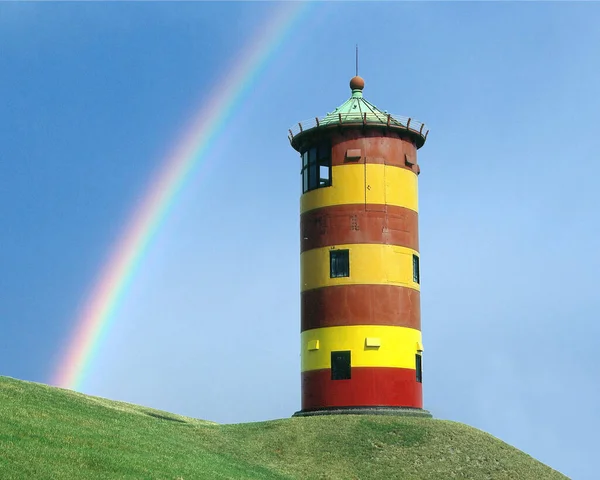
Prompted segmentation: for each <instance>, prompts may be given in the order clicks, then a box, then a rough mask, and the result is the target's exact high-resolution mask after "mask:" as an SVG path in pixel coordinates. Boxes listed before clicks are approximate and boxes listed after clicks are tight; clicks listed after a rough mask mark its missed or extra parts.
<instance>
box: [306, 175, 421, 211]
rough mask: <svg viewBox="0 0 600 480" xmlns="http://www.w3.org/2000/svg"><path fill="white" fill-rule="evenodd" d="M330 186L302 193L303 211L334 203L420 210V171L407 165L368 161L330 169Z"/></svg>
mask: <svg viewBox="0 0 600 480" xmlns="http://www.w3.org/2000/svg"><path fill="white" fill-rule="evenodd" d="M331 182H332V185H331V186H330V187H325V188H317V189H316V190H311V191H310V192H307V193H305V194H304V195H302V196H301V197H300V213H304V212H307V211H309V210H314V209H315V208H322V207H329V206H331V205H344V204H356V203H362V204H364V203H368V204H380V205H381V204H387V205H397V206H400V207H406V208H410V209H411V210H414V211H415V212H416V211H418V188H417V175H416V174H415V173H414V172H412V171H410V170H407V169H405V168H400V167H394V166H390V165H377V164H372V163H366V164H362V165H338V166H336V167H332V169H331Z"/></svg>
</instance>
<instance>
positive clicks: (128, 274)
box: [49, 2, 311, 390]
mask: <svg viewBox="0 0 600 480" xmlns="http://www.w3.org/2000/svg"><path fill="white" fill-rule="evenodd" d="M310 5H311V4H310V3H309V2H284V3H283V5H282V6H281V7H278V8H277V9H276V12H275V13H274V15H273V16H272V17H271V18H270V19H269V20H268V21H267V24H266V25H263V26H262V28H259V32H260V33H259V34H258V36H257V37H256V38H255V39H254V40H253V41H252V42H250V44H249V46H248V47H247V48H246V49H245V51H244V52H241V53H240V55H239V56H238V57H237V58H235V59H234V61H233V67H232V68H231V69H230V70H229V71H228V72H227V74H226V75H225V77H224V78H223V79H220V80H222V81H219V82H218V85H217V86H216V87H215V91H213V92H212V94H211V95H210V96H209V98H210V99H211V100H210V101H209V102H208V103H207V104H203V105H202V106H201V108H200V109H199V112H198V114H197V115H196V116H195V118H194V119H193V121H192V122H191V127H190V128H189V129H188V131H187V133H186V134H184V135H183V136H182V140H181V141H180V142H179V144H178V146H177V147H176V148H175V149H174V151H173V152H172V154H171V155H169V156H168V157H167V158H166V159H165V161H164V162H163V163H162V166H161V167H160V168H159V171H158V173H157V175H156V176H155V177H154V179H153V180H152V181H151V183H150V185H149V186H148V188H147V191H146V193H145V195H144V196H143V199H142V201H141V202H140V204H139V205H138V206H137V207H136V208H134V210H133V212H132V215H131V217H130V220H129V221H128V222H127V223H126V225H125V228H124V229H123V233H122V234H121V235H120V237H119V238H118V240H117V242H116V244H115V245H114V246H113V248H112V250H111V253H110V254H109V260H108V262H107V263H106V264H105V265H104V267H103V268H102V270H101V271H100V274H99V275H98V277H97V279H96V281H95V284H94V287H93V288H92V290H91V291H90V293H89V294H88V296H87V299H86V301H85V303H84V304H83V308H82V309H81V311H80V312H79V315H78V316H77V319H76V322H75V328H74V331H73V333H72V336H71V338H70V339H69V342H68V344H67V348H66V349H65V351H64V352H61V353H62V355H61V358H60V360H59V364H58V366H57V368H56V370H55V372H53V376H52V379H51V381H50V382H49V383H50V384H52V385H55V386H59V387H62V388H68V389H72V390H78V389H80V388H81V386H82V382H83V380H84V378H85V376H86V372H87V370H88V369H89V367H90V365H91V363H92V362H93V360H94V358H95V357H96V355H97V354H98V351H99V349H100V347H101V345H102V342H103V339H104V338H105V337H106V335H107V333H108V331H109V329H110V326H111V323H112V321H113V319H114V317H115V313H116V311H117V309H118V307H119V304H120V302H121V300H122V299H123V297H124V294H125V293H126V292H127V289H128V286H129V285H130V284H131V282H132V281H133V279H134V277H135V273H136V270H137V267H138V266H139V265H140V262H141V261H142V259H143V258H144V255H145V253H146V252H147V250H148V247H149V245H150V244H151V243H152V240H153V238H154V236H155V235H156V233H157V231H158V229H159V228H160V226H161V224H162V223H163V221H164V220H165V218H166V216H167V215H168V213H169V211H170V209H171V207H172V206H173V204H174V203H175V200H176V198H177V195H178V193H179V192H180V191H181V190H182V189H183V188H184V186H185V184H186V182H187V181H188V180H189V179H190V178H192V177H193V176H194V175H196V174H197V169H198V167H199V166H200V165H201V164H202V163H203V160H206V159H207V153H208V151H209V149H210V147H211V145H212V144H213V143H214V142H215V140H216V139H217V138H218V137H219V135H220V134H221V133H222V132H223V131H224V128H225V126H226V125H227V121H228V120H229V119H230V118H231V115H232V114H233V112H234V109H235V107H236V106H238V105H239V103H240V102H241V101H242V100H243V99H244V98H246V97H247V96H248V94H249V92H251V91H252V87H253V86H254V84H255V83H256V81H257V78H258V77H259V76H260V73H261V72H262V71H263V70H264V68H265V67H266V65H267V64H268V63H269V62H270V61H271V60H272V59H273V57H274V56H275V55H276V53H277V51H278V50H279V49H280V48H281V46H282V44H283V43H284V42H285V41H286V40H287V38H288V37H289V35H290V34H291V32H292V31H293V29H294V27H295V25H296V24H297V23H299V21H300V20H301V19H302V18H304V17H305V15H306V13H307V12H308V11H309V6H310Z"/></svg>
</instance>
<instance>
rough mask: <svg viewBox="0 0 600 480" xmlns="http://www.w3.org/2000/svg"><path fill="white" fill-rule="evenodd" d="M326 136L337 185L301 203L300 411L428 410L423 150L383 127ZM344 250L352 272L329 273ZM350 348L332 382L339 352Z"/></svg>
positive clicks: (333, 183) (317, 191) (311, 193)
mask: <svg viewBox="0 0 600 480" xmlns="http://www.w3.org/2000/svg"><path fill="white" fill-rule="evenodd" d="M326 138H329V140H330V142H331V146H332V148H331V186H329V187H325V188H318V189H315V190H311V191H309V192H307V193H305V194H303V195H302V196H301V201H300V213H301V216H300V233H301V365H302V367H301V371H302V373H301V376H302V411H305V412H306V411H314V410H319V409H333V408H336V407H347V408H352V407H410V408H418V409H421V408H422V407H423V397H422V383H421V381H420V379H419V380H418V379H417V368H418V367H417V362H419V363H420V359H421V357H420V354H421V351H422V349H423V347H422V344H421V314H420V293H419V283H418V280H419V272H418V268H419V262H418V257H419V238H418V237H419V236H418V213H417V212H418V195H417V175H418V173H419V166H418V164H417V149H416V146H415V144H414V142H413V141H412V140H411V139H410V138H408V137H405V138H403V137H402V136H401V134H399V133H397V132H391V131H387V132H385V133H384V132H382V131H381V130H377V129H371V130H369V129H364V128H354V129H344V130H343V131H342V130H337V131H336V130H330V131H329V133H328V134H327V136H326ZM322 139H323V137H321V139H319V140H316V139H315V142H316V141H321V140H322ZM344 249H347V250H348V251H349V252H348V256H349V276H348V277H338V278H331V276H330V274H331V272H330V251H331V250H344ZM348 351H349V352H350V354H349V355H350V372H346V373H342V376H343V377H344V379H333V378H332V376H335V375H338V376H339V373H335V372H332V361H335V360H334V359H332V352H348ZM339 355H340V354H338V353H334V354H333V358H337V357H336V356H339ZM341 355H342V356H344V355H348V354H347V353H345V354H341ZM345 358H347V357H343V358H342V360H344V359H345ZM344 361H345V360H344ZM344 361H342V362H341V364H343V363H344ZM336 365H339V363H337V361H336ZM336 368H337V369H338V370H339V368H338V367H336ZM348 373H349V377H350V378H347V377H348Z"/></svg>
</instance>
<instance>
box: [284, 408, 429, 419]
mask: <svg viewBox="0 0 600 480" xmlns="http://www.w3.org/2000/svg"><path fill="white" fill-rule="evenodd" d="M318 415H398V416H403V417H421V418H432V415H431V413H429V412H428V411H427V410H423V409H421V408H408V407H330V408H320V409H318V410H300V411H299V412H296V413H294V415H292V417H315V416H318Z"/></svg>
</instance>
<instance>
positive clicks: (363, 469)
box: [0, 377, 567, 480]
mask: <svg viewBox="0 0 600 480" xmlns="http://www.w3.org/2000/svg"><path fill="white" fill-rule="evenodd" d="M0 478H1V479H2V480H9V479H18V480H23V479H35V480H43V479H78V480H79V479H95V478H98V479H100V478H101V479H112V478H115V479H117V478H118V479H136V480H137V479H172V480H188V479H201V478H207V479H223V478H232V479H243V478H253V479H254V478H256V479H344V480H349V479H378V478H381V479H386V480H388V479H407V480H409V479H419V480H424V479H443V480H447V479H451V478H468V479H519V480H525V479H536V480H541V479H564V478H567V477H565V476H564V475H561V474H560V473H558V472H556V471H554V470H552V469H551V468H549V467H547V466H545V465H544V464H542V463H540V462H538V461H536V460H535V459H533V458H532V457H530V456H529V455H526V454H525V453H523V452H521V451H519V450H517V449H516V448H513V447H511V446H510V445H507V444H506V443H504V442H502V441H500V440H498V439H497V438H495V437H492V436H491V435H488V434H487V433H484V432H481V431H479V430H477V429H475V428H471V427H468V426H466V425H463V424H460V423H455V422H449V421H444V420H432V419H420V418H403V417H388V416H355V415H352V416H338V417H332V416H325V417H311V418H288V419H283V420H276V421H269V422H259V423H247V424H238V425H218V424H215V423H212V422H207V421H203V420H196V419H193V418H187V417H182V416H179V415H174V414H171V413H166V412H162V411H158V410H153V409H150V408H145V407H140V406H136V405H131V404H127V403H123V402H114V401H110V400H106V399H102V398H97V397H90V396H86V395H82V394H78V393H74V392H70V391H66V390H62V389H58V388H53V387H48V386H46V385H41V384H36V383H29V382H23V381H20V380H14V379H12V378H7V377H0Z"/></svg>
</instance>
